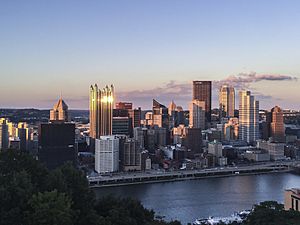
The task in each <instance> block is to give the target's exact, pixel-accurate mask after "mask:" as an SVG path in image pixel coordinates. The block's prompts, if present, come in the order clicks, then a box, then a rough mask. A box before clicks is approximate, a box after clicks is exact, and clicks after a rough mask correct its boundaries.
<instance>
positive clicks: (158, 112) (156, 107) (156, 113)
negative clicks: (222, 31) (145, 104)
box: [152, 99, 169, 129]
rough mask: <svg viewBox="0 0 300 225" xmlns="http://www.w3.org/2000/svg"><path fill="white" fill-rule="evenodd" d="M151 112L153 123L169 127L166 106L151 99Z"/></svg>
mask: <svg viewBox="0 0 300 225" xmlns="http://www.w3.org/2000/svg"><path fill="white" fill-rule="evenodd" d="M152 113H153V125H157V126H158V127H164V128H166V129H169V114H168V108H167V107H166V106H164V105H162V104H160V103H159V102H158V101H156V100H155V99H153V106H152Z"/></svg>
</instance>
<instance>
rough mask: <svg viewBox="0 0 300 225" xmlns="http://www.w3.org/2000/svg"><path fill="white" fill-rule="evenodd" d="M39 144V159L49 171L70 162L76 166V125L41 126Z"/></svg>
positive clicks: (45, 124)
mask: <svg viewBox="0 0 300 225" xmlns="http://www.w3.org/2000/svg"><path fill="white" fill-rule="evenodd" d="M38 144H39V147H38V158H39V160H40V161H41V162H42V163H44V164H45V165H46V166H47V167H48V168H49V169H55V168H56V167H59V166H61V165H63V164H64V163H66V162H68V161H70V162H72V163H73V164H74V165H75V164H76V159H77V152H76V147H75V124H73V123H42V124H40V126H39V141H38Z"/></svg>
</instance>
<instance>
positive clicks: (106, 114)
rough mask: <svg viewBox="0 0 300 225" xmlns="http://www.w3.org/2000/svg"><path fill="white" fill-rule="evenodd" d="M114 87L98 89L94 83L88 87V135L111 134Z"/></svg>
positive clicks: (96, 137)
mask: <svg viewBox="0 0 300 225" xmlns="http://www.w3.org/2000/svg"><path fill="white" fill-rule="evenodd" d="M113 105H114V87H113V85H111V86H110V87H109V86H106V87H105V88H103V89H102V90H100V89H99V88H98V86H97V84H95V85H94V86H93V85H91V87H90V137H92V138H95V139H98V138H100V136H106V135H112V119H113Z"/></svg>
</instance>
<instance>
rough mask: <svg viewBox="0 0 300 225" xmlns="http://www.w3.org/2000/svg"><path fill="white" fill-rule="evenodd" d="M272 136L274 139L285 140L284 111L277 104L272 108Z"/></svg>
mask: <svg viewBox="0 0 300 225" xmlns="http://www.w3.org/2000/svg"><path fill="white" fill-rule="evenodd" d="M271 114H272V122H271V137H272V141H275V142H285V129H284V121H283V111H282V109H281V108H280V107H279V106H275V107H274V108H272V110H271Z"/></svg>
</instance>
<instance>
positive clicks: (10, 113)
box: [0, 108, 89, 124]
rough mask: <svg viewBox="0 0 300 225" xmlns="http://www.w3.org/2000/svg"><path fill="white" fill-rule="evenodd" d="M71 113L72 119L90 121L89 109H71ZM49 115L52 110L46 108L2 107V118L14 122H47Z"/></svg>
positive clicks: (0, 114) (0, 111) (0, 112)
mask: <svg viewBox="0 0 300 225" xmlns="http://www.w3.org/2000/svg"><path fill="white" fill-rule="evenodd" d="M69 114H70V117H71V120H72V121H80V122H88V118H89V111H88V110H69ZM49 116H50V111H49V110H44V109H43V110H40V109H33V108H29V109H0V118H1V117H5V118H8V119H9V120H10V121H12V122H14V123H17V122H21V121H22V122H27V123H30V124H36V123H39V122H47V121H48V120H49Z"/></svg>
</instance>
